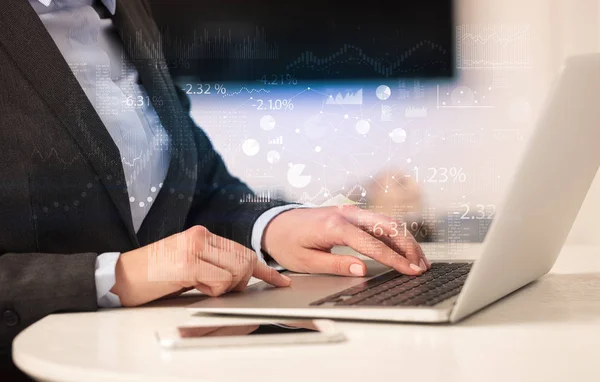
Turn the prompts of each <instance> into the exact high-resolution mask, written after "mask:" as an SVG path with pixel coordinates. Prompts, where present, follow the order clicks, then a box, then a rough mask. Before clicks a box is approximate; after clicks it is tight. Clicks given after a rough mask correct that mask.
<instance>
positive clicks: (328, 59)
mask: <svg viewBox="0 0 600 382" xmlns="http://www.w3.org/2000/svg"><path fill="white" fill-rule="evenodd" d="M424 49H429V50H433V51H435V52H437V53H439V54H440V55H447V54H448V51H447V50H446V49H445V48H443V47H442V46H440V45H438V44H436V43H434V42H432V41H429V40H425V41H421V42H419V43H417V44H415V45H414V46H413V47H412V48H410V49H408V50H407V51H405V52H404V53H402V54H400V55H399V57H398V58H397V59H396V60H394V61H392V62H387V61H386V60H381V59H376V58H373V57H370V56H369V55H367V54H366V53H365V51H364V50H363V49H361V48H359V47H357V46H355V45H352V44H344V45H343V46H342V47H341V48H340V49H338V50H337V51H336V52H333V53H331V54H330V55H328V56H317V55H316V54H314V53H313V52H310V51H306V52H303V53H302V54H300V55H299V56H298V57H297V58H296V59H295V60H293V61H292V62H290V63H289V64H288V65H286V70H287V71H293V70H294V69H296V68H311V69H312V70H321V71H329V70H330V69H331V68H332V67H334V66H336V65H343V64H345V63H348V62H354V63H357V62H360V63H362V64H363V65H365V66H367V67H369V68H371V69H372V70H373V71H374V72H375V73H377V74H379V75H382V76H384V77H389V76H393V75H395V74H397V73H399V72H407V71H412V70H414V69H407V68H403V66H404V64H405V63H406V62H407V61H408V60H409V59H410V58H412V57H413V56H415V55H417V54H419V52H420V51H421V50H424Z"/></svg>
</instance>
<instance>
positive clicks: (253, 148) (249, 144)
mask: <svg viewBox="0 0 600 382" xmlns="http://www.w3.org/2000/svg"><path fill="white" fill-rule="evenodd" d="M259 150H260V144H259V143H258V141H257V140H256V139H246V141H245V142H244V143H243V144H242V151H243V152H244V154H246V155H248V156H249V157H252V156H255V155H256V154H258V151H259Z"/></svg>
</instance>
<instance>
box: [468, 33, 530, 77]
mask: <svg viewBox="0 0 600 382" xmlns="http://www.w3.org/2000/svg"><path fill="white" fill-rule="evenodd" d="M531 48H532V46H531V27H530V26H529V25H504V24H501V25H459V26H457V27H456V63H457V67H458V69H529V68H531V65H532V56H531V54H532V52H531Z"/></svg>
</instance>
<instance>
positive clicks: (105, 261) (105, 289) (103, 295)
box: [94, 252, 121, 308]
mask: <svg viewBox="0 0 600 382" xmlns="http://www.w3.org/2000/svg"><path fill="white" fill-rule="evenodd" d="M120 255H121V253H119V252H107V253H103V254H101V255H99V256H98V257H97V258H96V272H95V274H94V275H95V277H96V297H97V299H98V306H99V307H100V308H117V307H120V306H121V300H120V299H119V296H117V295H116V294H114V293H111V291H110V290H111V289H112V287H113V286H115V268H116V266H117V260H119V256H120Z"/></svg>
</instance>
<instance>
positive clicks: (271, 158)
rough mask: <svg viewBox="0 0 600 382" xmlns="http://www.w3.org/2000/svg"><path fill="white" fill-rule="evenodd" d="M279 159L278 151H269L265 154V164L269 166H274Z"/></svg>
mask: <svg viewBox="0 0 600 382" xmlns="http://www.w3.org/2000/svg"><path fill="white" fill-rule="evenodd" d="M279 159H281V154H279V152H278V151H275V150H271V151H269V152H268V153H267V162H269V163H271V164H276V163H277V162H279Z"/></svg>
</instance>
